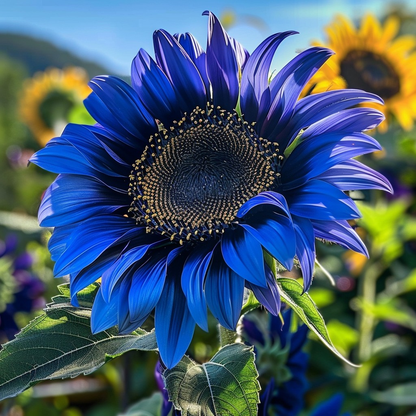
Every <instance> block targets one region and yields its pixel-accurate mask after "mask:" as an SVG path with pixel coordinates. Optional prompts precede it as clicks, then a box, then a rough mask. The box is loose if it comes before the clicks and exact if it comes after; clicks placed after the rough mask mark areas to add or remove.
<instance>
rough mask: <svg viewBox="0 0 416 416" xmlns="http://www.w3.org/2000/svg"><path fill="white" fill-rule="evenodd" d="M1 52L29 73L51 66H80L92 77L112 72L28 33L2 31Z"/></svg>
mask: <svg viewBox="0 0 416 416" xmlns="http://www.w3.org/2000/svg"><path fill="white" fill-rule="evenodd" d="M0 54H4V55H6V56H8V57H10V58H12V59H13V60H15V61H18V62H20V63H22V65H23V66H25V67H26V69H27V73H28V75H33V74H34V73H35V72H37V71H44V70H45V69H46V68H49V67H57V68H64V67H67V66H80V67H82V68H84V69H85V70H86V71H87V72H88V75H89V76H90V77H93V76H95V75H102V74H109V73H111V71H109V70H108V69H107V68H105V67H103V66H101V65H99V64H96V63H95V62H92V61H88V60H85V59H83V58H80V57H79V56H76V55H74V54H73V53H72V52H69V51H67V50H65V49H62V48H60V47H58V46H56V45H54V44H53V43H51V42H48V41H45V40H41V39H36V38H33V37H31V36H27V35H21V34H15V33H0Z"/></svg>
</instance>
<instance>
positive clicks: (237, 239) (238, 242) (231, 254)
mask: <svg viewBox="0 0 416 416" xmlns="http://www.w3.org/2000/svg"><path fill="white" fill-rule="evenodd" d="M221 251H222V256H223V258H224V260H225V262H226V263H227V265H228V267H230V268H231V269H233V270H234V272H235V273H237V274H238V275H239V276H241V277H242V278H243V279H246V280H248V281H249V282H251V283H253V284H255V285H257V286H261V287H267V283H266V276H265V272H264V264H263V249H262V247H261V244H260V243H259V242H258V241H257V240H256V239H255V238H254V237H253V236H252V235H251V234H250V233H249V232H247V231H246V230H244V228H242V227H237V228H236V229H234V230H229V231H228V232H226V233H225V234H224V235H223V237H222V240H221Z"/></svg>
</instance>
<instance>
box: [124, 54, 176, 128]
mask: <svg viewBox="0 0 416 416" xmlns="http://www.w3.org/2000/svg"><path fill="white" fill-rule="evenodd" d="M131 81H132V84H133V88H134V89H135V91H136V92H137V94H138V96H139V97H140V99H141V100H142V101H143V104H144V105H145V106H146V108H147V109H148V110H149V112H150V113H151V114H153V115H154V117H155V118H157V119H158V120H160V121H161V122H162V123H163V124H164V125H165V126H170V125H171V124H172V121H173V120H179V119H180V118H181V117H182V116H181V112H180V111H179V107H178V102H177V101H178V100H177V97H176V94H175V91H174V89H173V87H172V84H171V83H170V81H169V80H168V78H167V77H166V75H165V74H164V73H163V71H162V70H161V69H160V68H159V67H158V66H157V64H156V62H155V61H154V60H153V59H152V58H151V57H150V56H149V54H148V53H147V52H146V51H145V50H143V49H140V51H139V53H138V54H137V56H136V57H135V58H134V59H133V62H132V65H131Z"/></svg>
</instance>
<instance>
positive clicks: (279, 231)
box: [240, 210, 296, 270]
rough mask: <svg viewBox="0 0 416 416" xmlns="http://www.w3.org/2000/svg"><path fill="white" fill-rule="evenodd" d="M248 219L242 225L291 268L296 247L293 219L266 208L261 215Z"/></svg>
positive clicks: (282, 262)
mask: <svg viewBox="0 0 416 416" xmlns="http://www.w3.org/2000/svg"><path fill="white" fill-rule="evenodd" d="M246 221H247V224H240V225H241V227H243V228H244V229H246V230H247V231H248V232H250V233H251V234H252V235H253V237H254V238H256V239H257V240H258V241H259V242H260V244H261V245H262V246H263V247H264V248H265V249H266V250H267V251H268V252H269V253H270V254H271V255H272V256H273V257H274V258H275V259H276V260H278V261H279V262H280V263H281V264H283V266H284V267H285V268H286V269H288V270H290V269H291V268H292V267H293V257H294V256H295V249H296V238H295V233H294V230H293V225H292V221H291V219H290V218H288V217H287V216H285V215H281V214H279V213H277V212H273V211H272V210H265V212H263V213H261V215H257V216H253V217H252V218H248V219H247V220H246Z"/></svg>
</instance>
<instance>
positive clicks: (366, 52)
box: [304, 15, 416, 132]
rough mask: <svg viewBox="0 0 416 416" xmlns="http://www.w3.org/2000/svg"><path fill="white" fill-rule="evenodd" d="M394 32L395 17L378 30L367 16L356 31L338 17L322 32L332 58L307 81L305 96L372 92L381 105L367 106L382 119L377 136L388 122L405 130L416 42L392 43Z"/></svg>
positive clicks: (413, 93) (414, 88)
mask: <svg viewBox="0 0 416 416" xmlns="http://www.w3.org/2000/svg"><path fill="white" fill-rule="evenodd" d="M398 30H399V20H398V19H397V18H396V17H389V18H388V19H387V20H386V22H385V23H384V25H381V24H380V22H379V21H378V20H377V19H376V18H375V17H374V16H372V15H367V16H365V17H364V18H363V19H362V21H361V27H360V28H358V29H356V28H355V27H354V25H353V24H352V23H351V21H350V20H348V19H347V18H346V17H344V16H337V17H336V18H335V20H334V22H333V23H332V24H330V25H329V26H328V27H327V28H326V33H327V35H328V40H327V42H326V43H325V46H328V47H329V48H330V49H332V50H333V51H334V52H335V55H334V56H333V57H331V59H329V60H328V61H327V62H326V63H325V64H324V65H323V66H322V68H321V69H320V70H319V71H318V72H317V73H316V74H315V76H314V77H313V78H312V79H311V80H310V82H309V83H308V84H307V86H306V88H305V90H304V94H307V93H311V92H312V93H318V92H323V91H328V90H336V89H342V88H358V89H362V90H364V91H369V92H372V93H374V94H377V95H378V96H380V97H381V98H382V99H383V100H384V104H385V106H384V107H383V106H381V105H380V104H374V103H373V104H371V106H372V107H374V108H376V109H378V110H380V111H382V112H383V113H384V114H385V116H386V120H385V121H384V122H383V123H381V125H380V126H379V130H380V131H381V132H385V131H386V130H387V127H388V124H387V122H388V121H389V119H390V118H391V116H394V117H395V118H396V120H397V121H398V123H399V124H400V125H401V127H402V128H404V129H406V130H410V129H411V128H412V127H413V122H414V119H415V118H416V53H415V52H413V49H414V47H415V46H416V37H415V36H410V35H408V36H399V37H396V35H397V32H398ZM323 45H324V44H319V43H315V46H323Z"/></svg>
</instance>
